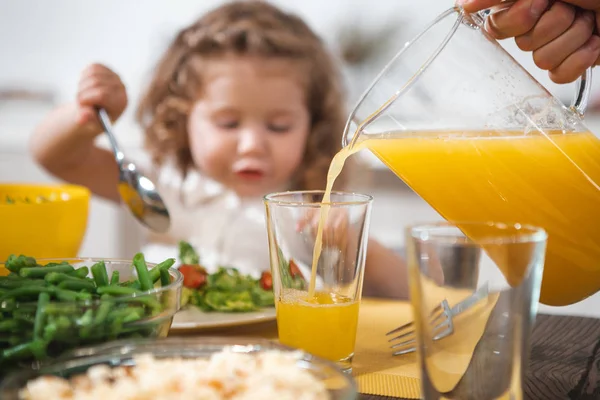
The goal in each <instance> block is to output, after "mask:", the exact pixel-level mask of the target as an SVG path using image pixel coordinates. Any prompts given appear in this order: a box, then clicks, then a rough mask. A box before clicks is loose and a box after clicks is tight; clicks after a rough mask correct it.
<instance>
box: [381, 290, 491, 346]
mask: <svg viewBox="0 0 600 400" xmlns="http://www.w3.org/2000/svg"><path fill="white" fill-rule="evenodd" d="M488 293H489V290H488V285H487V284H486V285H485V286H482V287H480V288H479V289H477V291H476V292H475V293H473V295H472V296H470V297H467V298H466V299H464V300H463V301H461V302H458V303H456V305H454V307H450V305H449V304H448V301H447V300H445V299H444V300H443V301H442V302H441V303H440V305H438V306H437V307H435V308H434V309H433V311H432V312H431V314H430V316H429V319H430V324H432V325H433V334H434V336H433V340H440V339H443V338H445V337H447V336H450V335H451V334H452V333H454V324H453V322H452V318H453V317H455V316H456V315H458V314H460V313H462V312H464V311H465V310H468V309H469V308H471V307H472V306H473V305H474V304H476V303H477V302H478V301H479V300H481V299H483V298H484V297H486V296H487V295H488ZM394 334H398V336H395V337H393V338H391V339H389V342H390V343H392V342H396V341H398V340H401V341H400V342H397V343H394V344H393V345H392V346H390V347H391V348H392V349H399V350H396V351H395V352H394V353H393V355H395V356H400V355H403V354H408V353H412V352H413V351H415V350H416V349H417V348H416V339H417V338H416V335H415V329H414V322H409V323H407V324H404V325H402V326H399V327H397V328H396V329H393V330H391V331H390V332H388V333H386V336H390V335H394Z"/></svg>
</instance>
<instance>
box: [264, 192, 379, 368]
mask: <svg viewBox="0 0 600 400" xmlns="http://www.w3.org/2000/svg"><path fill="white" fill-rule="evenodd" d="M323 195H324V192H323V191H299V192H285V193H275V194H271V195H268V196H266V197H265V207H266V212H267V214H266V218H267V231H268V237H269V251H270V255H271V271H272V275H273V291H274V294H275V307H276V309H277V326H278V331H279V341H280V342H281V343H282V344H285V345H288V346H291V347H295V348H299V349H302V350H304V351H307V352H309V353H311V354H314V355H316V356H319V357H322V358H325V359H328V360H331V361H334V362H337V363H338V365H339V366H340V367H341V368H342V369H344V370H350V369H351V365H352V357H353V355H354V344H355V340H356V328H357V325H358V311H359V304H360V299H361V292H362V286H363V277H364V268H365V259H366V252H367V240H368V230H369V217H370V212H371V202H372V197H371V196H367V195H362V194H355V193H343V192H332V193H331V195H330V198H329V200H328V201H326V202H324V203H323V210H325V212H324V213H323V214H321V202H322V200H323ZM321 216H322V218H323V227H324V229H323V230H322V231H320V232H319V228H318V222H319V219H320V217H321ZM307 221H308V222H307ZM315 243H319V244H320V245H318V246H317V247H318V252H317V253H318V254H317V255H316V256H315V254H316V253H315ZM313 260H315V262H313Z"/></svg>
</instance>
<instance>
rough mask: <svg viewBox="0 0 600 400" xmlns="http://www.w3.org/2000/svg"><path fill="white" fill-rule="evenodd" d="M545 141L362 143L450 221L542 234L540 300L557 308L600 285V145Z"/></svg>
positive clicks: (484, 135) (452, 138) (427, 138)
mask: <svg viewBox="0 0 600 400" xmlns="http://www.w3.org/2000/svg"><path fill="white" fill-rule="evenodd" d="M548 134H549V136H548V138H547V137H544V136H540V135H531V136H522V135H521V136H518V135H517V133H515V136H509V135H498V134H495V133H494V132H468V133H460V134H457V133H451V132H428V133H422V134H420V135H419V136H418V137H413V138H409V137H403V136H399V137H398V138H393V136H391V137H388V138H386V139H376V138H373V139H370V140H369V141H368V142H367V143H365V144H366V146H367V147H368V148H369V149H370V150H371V151H372V152H373V153H375V154H376V155H377V156H378V157H379V158H380V159H381V160H382V161H383V162H384V163H385V164H386V165H387V166H388V167H389V168H390V169H391V170H392V171H394V172H395V173H396V174H397V175H398V176H399V177H400V178H402V179H403V180H404V181H405V182H406V183H407V184H408V185H409V186H410V187H411V188H412V189H413V190H415V191H416V192H417V193H419V195H420V196H421V197H422V198H423V199H424V200H425V201H427V202H428V203H429V204H431V205H432V206H433V207H434V208H435V209H436V210H437V211H438V212H439V213H440V214H441V215H442V216H443V217H444V218H446V219H448V220H451V221H502V222H513V221H516V222H519V223H523V224H531V225H534V226H541V227H544V229H545V230H546V231H547V232H548V246H547V254H546V260H547V261H546V264H545V271H546V272H545V274H544V279H543V291H542V295H541V300H542V302H544V303H546V304H551V305H555V304H556V305H562V304H570V303H574V302H576V301H578V300H581V298H582V297H586V296H588V295H590V294H593V293H595V292H596V291H597V290H598V285H599V282H600V228H599V225H598V223H599V222H600V207H599V206H600V190H599V188H598V185H597V184H596V182H600V140H598V139H597V138H596V137H595V136H594V135H593V134H591V133H575V134H563V133H553V132H549V133H548ZM465 233H466V234H469V232H465ZM509 267H510V266H509Z"/></svg>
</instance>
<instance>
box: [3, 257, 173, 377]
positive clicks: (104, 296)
mask: <svg viewBox="0 0 600 400" xmlns="http://www.w3.org/2000/svg"><path fill="white" fill-rule="evenodd" d="M174 262H175V260H174V259H167V260H165V261H164V262H162V263H159V264H152V263H146V261H145V259H144V256H143V255H142V254H141V253H138V254H136V255H135V257H134V258H133V260H117V259H101V258H72V259H37V260H36V259H34V258H32V257H27V256H24V255H20V256H15V255H11V256H10V257H9V258H8V259H7V261H5V262H4V263H0V273H2V274H4V276H0V376H2V375H5V374H6V373H7V372H10V371H12V370H14V369H16V368H19V367H25V368H34V369H35V368H37V367H39V365H40V363H41V362H45V361H47V360H50V359H54V358H56V357H58V356H60V355H62V354H64V353H65V352H67V351H69V350H73V349H75V348H78V347H82V346H89V345H96V344H102V343H106V342H110V341H113V340H123V339H139V338H160V337H166V336H167V334H168V332H169V329H170V327H171V322H172V320H173V316H174V315H175V313H176V312H177V311H178V310H179V308H180V297H181V288H182V285H183V275H182V274H181V273H180V272H179V271H178V270H176V269H175V268H172V266H173V264H174Z"/></svg>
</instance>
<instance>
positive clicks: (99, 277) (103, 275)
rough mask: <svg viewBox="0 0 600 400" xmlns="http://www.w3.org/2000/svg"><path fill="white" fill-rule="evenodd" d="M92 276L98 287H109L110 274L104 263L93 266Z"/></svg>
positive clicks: (100, 262)
mask: <svg viewBox="0 0 600 400" xmlns="http://www.w3.org/2000/svg"><path fill="white" fill-rule="evenodd" d="M92 276H93V277H94V281H95V282H96V286H98V287H102V286H108V284H109V282H108V272H106V265H105V264H104V261H99V262H97V263H96V264H94V265H92Z"/></svg>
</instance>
